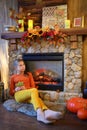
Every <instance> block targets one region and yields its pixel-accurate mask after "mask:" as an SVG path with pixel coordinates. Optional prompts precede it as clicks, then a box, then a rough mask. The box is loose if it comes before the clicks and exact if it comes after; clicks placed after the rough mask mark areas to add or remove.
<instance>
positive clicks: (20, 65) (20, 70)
mask: <svg viewBox="0 0 87 130" xmlns="http://www.w3.org/2000/svg"><path fill="white" fill-rule="evenodd" d="M17 70H18V73H23V72H24V71H25V63H24V62H23V61H19V62H18V66H17Z"/></svg>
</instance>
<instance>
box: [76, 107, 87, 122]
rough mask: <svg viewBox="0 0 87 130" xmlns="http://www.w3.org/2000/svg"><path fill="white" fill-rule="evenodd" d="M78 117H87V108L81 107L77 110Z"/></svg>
mask: <svg viewBox="0 0 87 130" xmlns="http://www.w3.org/2000/svg"><path fill="white" fill-rule="evenodd" d="M77 117H78V118H79V119H83V120H84V119H87V108H81V109H79V110H78V112H77Z"/></svg>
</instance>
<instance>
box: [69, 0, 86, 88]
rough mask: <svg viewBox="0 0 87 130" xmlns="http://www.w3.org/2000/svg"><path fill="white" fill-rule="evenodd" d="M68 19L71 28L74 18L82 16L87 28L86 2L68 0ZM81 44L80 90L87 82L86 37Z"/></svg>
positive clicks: (82, 0) (83, 0)
mask: <svg viewBox="0 0 87 130" xmlns="http://www.w3.org/2000/svg"><path fill="white" fill-rule="evenodd" d="M67 4H68V18H69V19H70V20H71V27H73V23H74V18H75V17H82V16H84V27H87V0H68V3H67ZM83 40H84V43H83V53H82V59H83V61H82V62H83V63H82V64H83V67H82V90H83V88H84V87H85V82H86V81H87V36H85V37H84V39H83Z"/></svg>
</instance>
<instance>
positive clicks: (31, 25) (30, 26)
mask: <svg viewBox="0 0 87 130" xmlns="http://www.w3.org/2000/svg"><path fill="white" fill-rule="evenodd" d="M28 29H33V20H31V19H29V20H28Z"/></svg>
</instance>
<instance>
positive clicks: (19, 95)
mask: <svg viewBox="0 0 87 130" xmlns="http://www.w3.org/2000/svg"><path fill="white" fill-rule="evenodd" d="M15 100H16V101H17V102H27V103H32V104H33V106H34V109H35V110H37V109H38V108H41V109H42V110H45V109H48V108H47V106H46V105H45V104H44V103H43V101H42V100H41V98H39V95H38V90H37V89H36V88H31V89H26V90H21V91H18V92H16V93H15Z"/></svg>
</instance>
